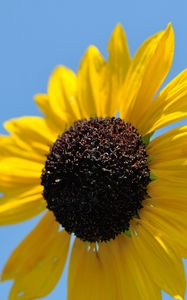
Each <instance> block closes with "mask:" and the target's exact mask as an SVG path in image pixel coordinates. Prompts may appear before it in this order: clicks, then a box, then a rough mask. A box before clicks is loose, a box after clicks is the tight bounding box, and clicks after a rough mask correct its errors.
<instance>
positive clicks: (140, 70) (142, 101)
mask: <svg viewBox="0 0 187 300" xmlns="http://www.w3.org/2000/svg"><path fill="white" fill-rule="evenodd" d="M173 52H174V34H173V29H172V26H171V25H170V24H169V25H168V27H167V29H166V30H165V31H164V32H161V33H158V34H156V35H154V36H153V37H151V38H149V39H148V40H147V41H145V42H144V44H143V45H142V46H141V47H140V49H139V50H138V51H137V53H136V55H135V57H134V59H133V60H132V63H131V65H130V68H129V71H128V74H127V77H126V80H125V83H124V85H123V87H122V93H121V108H120V115H121V117H122V118H124V119H125V121H127V122H130V123H132V124H133V125H134V126H135V127H136V128H138V129H140V132H141V128H139V122H140V120H141V118H142V115H143V114H144V113H145V112H147V110H148V109H149V106H150V104H151V101H152V99H153V96H154V95H155V93H156V92H157V91H158V89H159V87H160V85H161V84H162V82H163V80H164V79H165V77H166V75H167V73H168V71H169V69H170V66H171V63H172V58H173ZM141 133H142V132H141Z"/></svg>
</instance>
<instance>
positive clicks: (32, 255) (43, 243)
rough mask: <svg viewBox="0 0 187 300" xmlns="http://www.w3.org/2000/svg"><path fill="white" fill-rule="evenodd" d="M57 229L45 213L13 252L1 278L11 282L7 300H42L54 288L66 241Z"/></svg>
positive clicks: (51, 217)
mask: <svg viewBox="0 0 187 300" xmlns="http://www.w3.org/2000/svg"><path fill="white" fill-rule="evenodd" d="M58 228H59V225H58V223H57V222H56V221H55V219H54V217H53V215H52V214H51V213H47V214H46V215H45V216H44V217H43V219H42V220H41V221H40V223H39V224H38V226H37V227H36V228H35V229H34V230H33V231H32V232H31V233H30V234H29V235H28V236H27V237H26V238H25V240H24V241H23V242H22V243H21V244H20V245H19V246H18V248H17V249H16V250H15V251H14V252H13V254H12V255H11V257H10V258H9V260H8V262H7V264H6V266H5V268H4V271H3V275H2V280H6V279H14V280H15V282H14V285H13V287H12V290H11V293H10V296H9V300H15V299H20V296H21V299H24V300H28V299H36V298H40V297H44V296H45V295H47V294H49V293H50V291H51V290H52V289H53V288H54V287H55V285H56V283H57V282H58V280H59V278H60V276H61V274H62V272H63V268H64V265H65V262H66V258H67V253H68V247H69V239H70V236H69V235H68V234H67V233H66V232H65V231H61V232H59V230H58ZM46 249H47V251H46Z"/></svg>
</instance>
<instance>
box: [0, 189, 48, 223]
mask: <svg viewBox="0 0 187 300" xmlns="http://www.w3.org/2000/svg"><path fill="white" fill-rule="evenodd" d="M45 208H46V202H45V201H44V199H43V196H42V186H41V185H39V186H36V187H30V188H25V187H24V188H21V189H18V188H15V189H13V190H11V191H10V190H8V192H7V194H6V193H5V196H3V197H1V198H0V225H7V224H15V223H18V222H22V221H25V220H28V219H30V218H33V217H34V216H36V215H38V214H39V213H41V212H42V211H43V210H44V209H45Z"/></svg>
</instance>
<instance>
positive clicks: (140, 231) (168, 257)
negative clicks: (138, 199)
mask: <svg viewBox="0 0 187 300" xmlns="http://www.w3.org/2000/svg"><path fill="white" fill-rule="evenodd" d="M142 210H144V209H142ZM153 218H154V217H153ZM132 232H133V231H132ZM132 242H133V246H134V252H135V253H136V257H139V259H140V260H141V262H142V264H143V269H145V270H146V272H148V274H149V276H150V277H151V278H152V280H154V281H155V282H156V284H157V285H158V286H159V287H160V289H163V290H164V291H166V292H167V293H168V294H170V295H171V296H173V297H176V298H177V297H179V296H180V297H181V298H180V299H183V297H184V293H185V287H186V282H185V272H184V267H183V263H182V260H181V258H180V256H178V255H177V254H176V253H175V251H174V249H173V248H174V247H175V246H174V244H173V245H172V244H171V243H170V242H169V240H167V241H166V240H164V241H163V239H162V238H161V237H160V234H159V231H155V229H154V227H152V226H151V224H149V223H148V222H147V218H146V215H145V214H144V211H143V212H142V214H141V220H140V224H139V226H137V228H136V234H133V235H132ZM177 299H178V298H177Z"/></svg>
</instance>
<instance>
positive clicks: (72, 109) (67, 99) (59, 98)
mask: <svg viewBox="0 0 187 300" xmlns="http://www.w3.org/2000/svg"><path fill="white" fill-rule="evenodd" d="M76 93H77V82H76V76H75V74H74V73H73V72H72V71H71V70H69V69H67V68H65V67H63V66H59V67H57V68H56V69H55V70H54V72H53V74H52V76H51V78H50V80H49V85H48V96H49V102H50V105H51V108H52V110H53V112H54V113H55V115H58V116H59V118H60V117H61V116H63V115H65V116H67V120H66V121H67V123H69V122H74V121H75V120H78V119H81V115H80V110H79V105H78V102H77V99H76Z"/></svg>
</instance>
